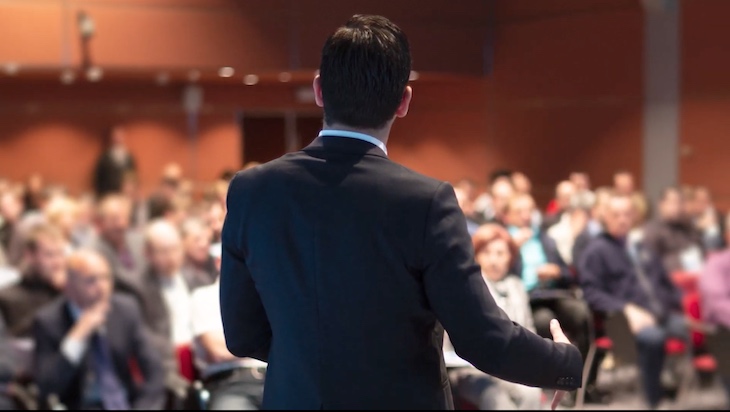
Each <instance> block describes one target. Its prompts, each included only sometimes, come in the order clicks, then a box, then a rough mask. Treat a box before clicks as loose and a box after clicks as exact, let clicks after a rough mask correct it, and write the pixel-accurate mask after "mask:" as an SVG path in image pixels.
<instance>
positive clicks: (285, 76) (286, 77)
mask: <svg viewBox="0 0 730 412" xmlns="http://www.w3.org/2000/svg"><path fill="white" fill-rule="evenodd" d="M279 81H280V82H282V83H287V82H289V81H291V73H289V72H281V73H279Z"/></svg>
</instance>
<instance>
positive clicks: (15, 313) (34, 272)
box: [0, 224, 66, 338]
mask: <svg viewBox="0 0 730 412" xmlns="http://www.w3.org/2000/svg"><path fill="white" fill-rule="evenodd" d="M64 244H65V243H64V238H63V235H62V234H61V231H60V230H58V229H57V228H56V227H55V226H51V225H47V224H41V225H40V226H37V227H34V228H33V229H32V230H31V231H30V233H29V234H28V238H27V240H26V248H25V249H26V251H25V255H26V262H27V269H26V272H25V273H24V274H23V277H22V278H21V280H20V282H19V283H16V284H14V285H12V286H8V287H7V288H4V289H0V315H2V318H3V319H4V321H5V325H6V326H7V329H8V332H9V334H10V335H11V336H13V337H14V338H27V337H30V335H31V332H32V326H33V318H34V317H35V315H36V312H37V311H38V310H39V309H40V308H42V307H43V306H45V305H46V304H48V303H50V302H52V301H53V300H55V299H56V298H57V297H59V296H60V295H61V293H62V291H63V287H64V285H65V283H66V260H65V256H64V250H63V248H64Z"/></svg>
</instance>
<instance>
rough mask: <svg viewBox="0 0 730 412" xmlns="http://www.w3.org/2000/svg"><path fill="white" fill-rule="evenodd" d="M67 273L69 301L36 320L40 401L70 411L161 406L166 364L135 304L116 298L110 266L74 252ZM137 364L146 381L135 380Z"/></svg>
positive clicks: (89, 254)
mask: <svg viewBox="0 0 730 412" xmlns="http://www.w3.org/2000/svg"><path fill="white" fill-rule="evenodd" d="M68 267H69V278H68V282H67V286H66V291H65V292H66V293H65V297H64V298H62V299H59V300H57V301H56V302H54V303H52V304H50V305H49V306H47V307H45V308H43V309H42V310H41V311H40V312H39V313H38V315H37V317H36V321H35V326H34V337H35V341H36V347H35V379H36V382H37V384H38V388H39V395H40V400H39V401H40V402H41V403H42V404H43V403H45V402H49V399H52V398H55V399H57V401H58V402H60V403H61V404H63V405H64V406H66V407H67V408H68V409H107V410H108V409H130V408H135V409H160V408H162V406H163V403H164V401H165V391H164V385H163V370H162V364H161V363H160V360H159V355H158V354H157V353H156V352H155V351H154V349H153V346H152V344H151V342H150V337H149V334H148V332H147V330H146V329H145V328H144V326H143V322H142V315H141V313H140V311H139V308H138V306H137V304H136V302H134V300H132V299H130V298H129V297H126V296H123V295H117V294H114V293H113V286H112V285H113V282H112V276H111V271H110V268H109V265H108V264H107V262H106V261H105V260H104V258H103V257H102V256H101V255H99V254H98V253H97V252H94V251H91V250H80V251H77V252H74V254H72V255H71V256H70V257H69V262H68ZM132 360H134V361H136V363H137V365H138V366H139V370H140V371H141V375H142V380H143V382H140V383H136V382H135V380H134V378H133V375H132V370H131V368H130V362H131V361H132ZM51 403H52V401H51ZM50 406H53V405H50Z"/></svg>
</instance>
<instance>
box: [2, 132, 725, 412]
mask: <svg viewBox="0 0 730 412" xmlns="http://www.w3.org/2000/svg"><path fill="white" fill-rule="evenodd" d="M115 133H117V132H115ZM118 133H120V136H122V137H121V138H120V140H121V141H123V135H124V131H123V130H122V129H119V131H118ZM125 150H126V149H125ZM257 166H258V164H255V163H250V164H247V165H246V168H249V167H257ZM114 173H116V174H118V176H117V177H113V179H111V178H109V179H107V180H108V182H107V184H106V185H107V186H106V187H112V186H113V187H114V188H113V189H104V190H103V192H104V195H103V196H100V197H99V196H95V195H94V194H92V193H80V194H78V195H72V194H71V193H69V192H68V191H67V190H65V189H64V188H63V187H60V186H51V185H48V184H46V183H45V182H44V179H43V177H42V176H40V175H32V176H31V178H30V179H28V180H27V181H26V182H23V184H17V183H15V182H11V181H7V180H3V179H0V315H2V316H0V327H2V329H0V333H1V334H3V336H2V338H0V339H2V340H1V341H0V408H3V407H4V406H5V405H6V403H5V402H6V401H7V402H9V403H7V405H11V407H14V406H15V405H12V400H10V399H6V398H7V397H4V396H3V392H2V389H3V388H6V386H4V385H7V383H9V382H12V383H13V385H16V384H17V383H18V382H21V383H22V384H26V383H29V382H30V383H35V384H36V385H38V388H39V389H40V399H39V400H40V401H41V405H42V406H43V407H45V406H47V407H61V406H62V407H67V408H74V407H82V408H102V409H104V408H112V407H114V406H109V405H116V406H120V405H121V406H125V407H130V408H131V407H143V406H150V407H152V408H161V407H168V408H181V407H183V403H182V402H180V401H181V399H183V398H184V397H186V396H188V391H190V390H192V388H193V387H195V385H193V384H192V382H191V381H192V380H193V379H200V380H201V381H202V383H203V389H204V390H205V392H204V394H205V393H209V394H210V397H209V398H208V401H207V402H205V399H206V398H205V396H203V397H202V398H200V399H198V400H202V401H203V404H202V405H200V406H204V407H207V408H208V409H215V410H219V409H258V408H259V407H260V403H261V395H262V390H263V383H264V380H265V375H266V366H267V365H266V364H264V363H261V362H259V361H255V360H251V359H238V358H235V357H234V356H233V355H231V353H230V352H229V351H228V349H227V348H226V346H225V340H224V337H223V333H222V326H221V323H220V315H219V313H218V311H219V308H218V306H219V300H218V293H219V286H218V282H217V279H218V273H219V269H218V267H217V265H218V264H219V262H220V261H219V259H220V243H219V242H220V233H221V229H222V226H223V222H224V220H225V215H226V208H225V198H226V195H227V188H228V182H229V180H230V177H231V176H232V175H233V174H234V172H233V171H226V173H225V176H222V177H221V178H219V179H217V180H214V181H212V182H209V183H208V184H206V185H205V187H203V186H201V185H199V184H197V183H196V184H193V182H192V181H191V180H190V179H188V178H187V177H186V176H185V175H184V173H183V169H182V168H181V167H180V165H178V164H176V163H170V164H167V165H165V166H164V167H163V168H162V170H161V178H160V180H159V184H158V185H157V187H155V188H153V190H151V191H150V192H149V193H144V192H143V191H142V185H141V184H140V183H141V182H140V181H139V177H138V175H137V174H136V172H135V171H134V170H132V169H128V168H127V169H124V170H122V169H119V170H117V171H115V172H114ZM117 178H118V179H119V186H118V187H117V186H116V183H109V181H111V180H114V179H117ZM454 188H455V194H456V196H457V199H458V200H459V205H460V206H461V208H462V210H463V212H464V215H465V218H466V219H465V222H466V224H467V228H468V230H469V232H470V234H472V235H473V241H474V247H475V252H476V254H475V256H476V259H477V261H478V263H479V264H480V266H481V267H482V272H483V275H484V281H485V282H486V283H487V284H488V285H489V290H490V292H491V293H492V294H493V297H494V299H495V301H496V302H497V304H498V305H499V306H500V307H501V308H502V309H503V310H504V311H505V313H506V314H507V315H508V316H510V318H511V319H513V320H514V321H516V322H518V323H521V324H523V325H524V326H526V327H528V328H530V329H533V330H535V331H536V332H537V333H538V334H540V335H542V336H544V337H546V338H550V333H549V321H550V320H551V319H552V318H554V317H556V318H558V319H559V320H560V322H561V324H562V326H563V327H564V329H565V331H566V335H567V336H568V337H569V338H570V339H571V340H572V341H573V342H574V343H575V344H576V345H577V346H578V347H579V348H580V350H581V351H582V353H583V355H584V356H585V355H586V353H587V350H588V343H589V336H590V335H589V331H590V325H591V322H594V316H593V315H594V314H596V315H598V316H597V318H598V320H599V322H598V323H597V325H598V326H600V318H601V317H605V316H610V315H611V314H613V313H622V314H624V316H627V317H628V319H629V322H630V324H631V325H632V329H633V331H634V334H635V339H636V342H637V347H638V348H639V351H640V353H641V356H640V358H641V359H640V361H641V362H640V370H641V373H640V377H641V381H642V383H643V386H644V387H645V391H644V392H643V393H644V395H645V397H646V399H647V401H648V402H649V404H650V405H651V406H656V405H658V403H659V399H661V383H660V380H659V376H660V375H659V374H660V373H661V370H662V364H663V362H664V351H663V350H662V345H663V342H664V340H665V339H666V338H667V337H668V336H678V337H681V338H684V337H686V335H687V324H686V323H685V322H684V320H683V319H682V317H681V316H680V314H681V313H682V308H681V307H680V300H679V298H680V295H679V292H678V290H677V289H676V288H675V287H674V286H673V285H672V283H671V282H672V281H671V277H670V276H669V274H671V272H672V271H678V270H684V271H694V272H695V273H700V272H701V273H702V274H701V276H700V277H699V280H700V287H701V289H700V292H701V303H702V309H703V310H702V314H703V315H704V317H705V319H706V321H707V322H708V323H710V324H714V325H717V326H719V327H723V328H730V314H728V313H725V312H728V311H726V310H725V298H727V296H730V293H725V289H727V288H726V287H725V286H728V285H730V278H728V277H727V276H726V275H727V273H730V269H728V268H730V265H725V263H724V262H725V260H727V259H725V255H726V254H727V253H729V252H727V251H726V250H723V248H724V247H725V245H727V243H726V239H730V235H728V233H727V232H726V229H725V228H726V224H725V223H726V222H725V221H726V218H725V215H724V214H723V213H721V212H720V211H719V208H718V206H717V205H715V204H714V201H713V199H712V197H711V194H710V192H709V191H708V190H707V189H706V188H703V187H689V188H684V189H683V190H682V191H680V190H678V189H676V188H670V189H667V190H666V191H665V192H663V193H662V197H661V201H660V202H659V203H658V204H657V208H656V214H655V216H654V217H652V218H650V217H649V207H648V202H647V199H646V197H645V196H644V195H643V194H642V193H641V192H640V191H639V190H638V189H637V188H636V186H635V183H634V177H633V175H632V174H631V173H628V172H625V171H620V172H617V173H616V174H615V175H614V181H613V187H612V188H609V187H599V188H597V189H595V191H594V190H592V188H591V183H590V178H589V176H588V175H587V174H585V173H581V172H575V173H571V174H569V176H568V179H566V180H564V181H560V182H558V184H557V185H556V187H555V192H554V193H555V198H554V199H553V201H552V202H551V203H552V206H550V207H548V208H547V210H548V212H552V213H546V214H545V215H543V214H542V213H541V212H540V209H539V208H538V207H537V206H536V204H535V201H534V199H533V197H532V191H533V186H532V182H531V181H530V179H529V177H528V176H527V175H526V174H524V173H522V172H519V171H513V170H499V171H497V172H495V173H493V174H492V175H491V176H490V178H489V184H488V186H487V190H484V189H483V187H482V186H481V185H480V184H478V183H475V182H474V181H471V180H469V179H462V180H461V181H458V182H456V183H455V185H454ZM96 189H97V188H96V187H95V190H96ZM536 192H537V193H536V194H537V195H538V196H541V195H544V194H545V193H546V190H545V188H544V187H542V186H539V187H537V188H536ZM548 194H549V192H548ZM543 210H545V209H543ZM485 223H486V224H485ZM480 225H482V226H480ZM89 248H91V249H89ZM91 250H94V251H95V252H93V251H91ZM713 251H715V252H717V255H716V256H709V261H708V262H707V264H706V266H705V268H704V270H700V269H702V266H703V263H704V261H705V258H706V254H707V253H708V252H713ZM637 259H638V260H637ZM67 262H71V263H70V265H71V266H70V267H69V266H68V264H67ZM728 262H730V260H728ZM725 266H728V268H725ZM726 269H727V270H726ZM104 274H110V277H109V278H107V277H105V275H104ZM67 278H68V279H67ZM109 282H113V283H114V286H113V287H112V285H107V284H108V283H109ZM647 282H648V285H649V286H648V287H646V283H647ZM642 285H643V286H642ZM645 288H646V290H645ZM124 295H126V296H124ZM726 295H727V296H726ZM90 301H94V302H98V304H93V303H86V302H90ZM104 301H106V302H107V303H106V304H103V303H101V302H104ZM82 306H83V308H82ZM102 307H106V309H105V310H102V309H95V308H102ZM589 307H590V309H589ZM591 310H592V311H593V313H591ZM34 320H35V328H33V322H34ZM692 325H693V326H696V325H695V324H692ZM95 331H98V332H99V333H97V332H95ZM97 335H98V336H100V337H101V338H104V339H107V340H108V341H110V342H109V343H110V344H111V357H107V358H106V359H111V360H112V361H111V362H106V367H105V366H104V365H103V364H102V365H101V366H99V365H97V364H95V362H105V361H106V359H103V357H104V355H103V354H102V353H101V352H99V353H97V352H95V350H96V349H97V346H98V345H99V344H98V343H97V340H102V341H103V340H104V339H99V338H97V337H96V336H97ZM122 335H123V336H122ZM36 340H37V343H38V345H37V346H35V349H34V342H35V341H36ZM69 342H70V343H69ZM80 342H82V343H80ZM102 343H104V342H102ZM101 346H103V345H101ZM101 346H99V347H101ZM446 347H448V342H446V343H445V348H446ZM191 349H192V354H190V353H189V352H186V351H189V350H191ZM34 351H35V352H34ZM87 352H88V353H87ZM689 352H691V351H689ZM186 353H187V354H186ZM24 355H25V357H24ZM188 355H190V356H188ZM129 357H134V358H135V362H132V363H129V362H126V360H125V362H122V359H127V358H129ZM26 358H27V359H26ZM33 358H35V360H36V361H37V363H36V367H35V368H33V367H32V361H33ZM598 359H599V360H600V359H601V355H599V357H598ZM7 361H10V362H7ZM110 364H111V365H113V367H108V366H109V365H110ZM95 365H96V366H95ZM99 367H101V368H102V369H105V370H102V371H101V372H99V371H97V370H96V368H99ZM140 369H141V370H140ZM597 370H598V367H597V364H595V363H594V368H593V370H592V372H591V373H590V374H589V377H588V385H587V392H586V399H588V400H589V401H591V402H605V401H606V399H607V398H606V397H605V394H602V393H601V392H602V391H600V390H598V389H597V386H596V373H595V372H596V371H597ZM8 371H9V372H8ZM95 372H96V373H102V374H104V376H112V377H111V378H105V379H108V382H107V381H105V382H106V383H102V382H101V381H94V380H92V381H87V377H88V376H93V375H94V373H95ZM100 376H101V375H100ZM450 378H451V381H452V384H453V389H454V393H455V394H456V395H457V396H459V397H461V399H466V400H467V401H469V402H470V403H472V404H474V405H475V406H477V407H479V408H481V409H537V408H540V407H541V406H542V401H541V391H540V390H539V389H535V388H527V387H522V386H520V385H514V384H511V383H508V382H504V381H501V380H500V379H498V378H496V377H492V376H488V375H485V374H483V373H481V372H479V371H477V370H475V369H473V368H469V367H458V368H455V369H454V370H453V371H452V372H451V373H450ZM19 379H20V380H19ZM727 379H728V381H729V382H728V384H729V387H728V390H729V391H730V377H727ZM109 382H111V383H109ZM147 383H150V384H151V385H152V386H151V387H148V386H147ZM104 385H110V386H109V387H108V388H107V389H104V390H102V386H104ZM30 393H32V391H31V392H30ZM104 393H106V394H104ZM729 393H730V392H729ZM102 395H103V396H102ZM171 396H172V397H174V399H172V398H171ZM190 399H192V398H190ZM190 399H189V400H190ZM570 400H571V399H570V397H568V401H567V402H565V403H564V405H568V404H570ZM196 401H197V400H196ZM171 402H173V403H171ZM186 406H190V405H186Z"/></svg>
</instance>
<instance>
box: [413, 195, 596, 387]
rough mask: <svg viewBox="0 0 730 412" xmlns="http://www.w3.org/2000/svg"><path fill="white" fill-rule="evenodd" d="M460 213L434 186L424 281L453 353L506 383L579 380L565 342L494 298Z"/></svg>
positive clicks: (577, 358) (572, 350) (577, 363)
mask: <svg viewBox="0 0 730 412" xmlns="http://www.w3.org/2000/svg"><path fill="white" fill-rule="evenodd" d="M464 219H465V218H464V215H463V213H462V212H461V210H460V209H459V205H458V203H457V201H456V196H455V195H454V190H453V188H452V187H451V185H449V184H447V183H443V184H441V186H439V188H438V189H437V191H436V193H435V195H434V197H433V199H432V203H431V207H430V210H429V213H428V218H427V222H426V229H425V233H426V234H425V239H424V244H423V252H422V253H423V254H422V256H423V258H422V261H423V283H424V288H425V293H426V297H427V299H428V302H429V303H430V305H431V307H432V309H433V311H434V312H435V314H436V317H437V318H438V319H439V321H440V322H441V323H442V324H443V326H444V328H445V329H446V331H447V332H448V334H449V336H450V338H451V342H452V343H453V345H454V349H455V350H456V353H457V354H458V355H459V356H460V357H462V358H464V359H466V360H467V361H469V362H470V363H471V364H472V365H474V366H475V367H477V368H478V369H480V370H482V371H483V372H485V373H488V374H490V375H492V376H495V377H498V378H500V379H504V380H507V381H511V382H516V383H520V384H524V385H529V386H537V387H542V388H552V389H568V390H570V389H575V388H578V387H580V385H581V375H582V369H583V362H582V359H581V355H580V352H579V351H578V349H577V348H576V347H575V346H573V345H570V344H564V343H555V342H553V341H551V340H549V339H543V338H541V337H539V336H538V335H536V334H535V333H532V332H530V331H529V330H527V329H525V328H523V327H522V326H519V325H518V324H516V323H514V322H512V321H510V320H509V318H508V317H507V315H505V313H504V312H503V311H502V310H501V309H499V307H498V306H497V305H496V303H495V302H494V299H493V298H492V296H491V294H490V293H489V290H488V289H487V285H486V284H485V282H484V280H483V279H482V276H481V271H480V269H479V267H478V266H477V265H476V263H475V260H474V250H473V246H472V244H471V239H470V238H469V235H468V233H467V231H466V224H465V220H464Z"/></svg>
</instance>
